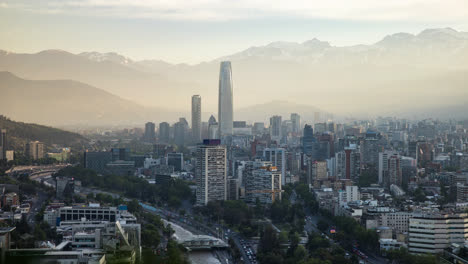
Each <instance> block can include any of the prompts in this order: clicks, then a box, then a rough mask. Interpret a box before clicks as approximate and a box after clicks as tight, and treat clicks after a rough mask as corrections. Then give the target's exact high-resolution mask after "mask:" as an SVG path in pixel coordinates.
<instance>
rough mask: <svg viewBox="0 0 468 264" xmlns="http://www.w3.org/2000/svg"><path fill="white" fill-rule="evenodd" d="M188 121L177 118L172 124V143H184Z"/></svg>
mask: <svg viewBox="0 0 468 264" xmlns="http://www.w3.org/2000/svg"><path fill="white" fill-rule="evenodd" d="M187 131H188V122H187V120H186V119H185V118H183V117H181V118H179V122H177V123H175V124H174V143H175V144H176V145H179V146H183V145H185V142H186V134H187Z"/></svg>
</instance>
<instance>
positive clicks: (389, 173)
mask: <svg viewBox="0 0 468 264" xmlns="http://www.w3.org/2000/svg"><path fill="white" fill-rule="evenodd" d="M379 184H381V185H383V186H385V187H389V186H390V185H391V184H395V185H397V186H401V184H402V170H401V157H400V155H399V154H398V153H397V152H394V151H384V152H380V153H379Z"/></svg>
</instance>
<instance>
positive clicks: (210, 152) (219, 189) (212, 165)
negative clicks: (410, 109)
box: [195, 140, 228, 206]
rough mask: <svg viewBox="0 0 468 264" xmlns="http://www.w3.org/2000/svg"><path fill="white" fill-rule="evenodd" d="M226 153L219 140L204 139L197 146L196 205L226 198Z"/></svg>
mask: <svg viewBox="0 0 468 264" xmlns="http://www.w3.org/2000/svg"><path fill="white" fill-rule="evenodd" d="M226 154H227V153H226V147H225V146H222V145H220V140H204V141H203V145H199V146H198V147H197V160H196V166H195V178H196V181H197V190H196V196H197V205H200V206H203V205H207V204H208V202H209V201H218V200H226V199H227V170H228V168H227V157H226Z"/></svg>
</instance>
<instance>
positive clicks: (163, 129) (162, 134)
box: [159, 122, 170, 143]
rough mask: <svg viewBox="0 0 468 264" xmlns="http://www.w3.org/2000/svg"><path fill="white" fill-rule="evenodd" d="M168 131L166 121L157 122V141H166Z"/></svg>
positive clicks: (167, 140) (168, 127)
mask: <svg viewBox="0 0 468 264" xmlns="http://www.w3.org/2000/svg"><path fill="white" fill-rule="evenodd" d="M169 131H170V126H169V123H167V122H162V123H159V142H163V143H168V142H169V139H170V138H169V134H170V133H169Z"/></svg>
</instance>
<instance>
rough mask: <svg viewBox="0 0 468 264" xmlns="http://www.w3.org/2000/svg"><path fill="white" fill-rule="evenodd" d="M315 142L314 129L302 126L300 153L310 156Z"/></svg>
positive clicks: (309, 126)
mask: <svg viewBox="0 0 468 264" xmlns="http://www.w3.org/2000/svg"><path fill="white" fill-rule="evenodd" d="M316 141H317V139H316V138H315V136H314V129H313V128H312V126H311V125H305V126H304V133H303V136H302V152H304V154H306V155H311V154H312V152H313V145H314V143H315V142H316Z"/></svg>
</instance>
